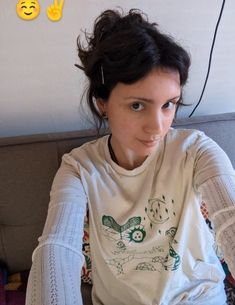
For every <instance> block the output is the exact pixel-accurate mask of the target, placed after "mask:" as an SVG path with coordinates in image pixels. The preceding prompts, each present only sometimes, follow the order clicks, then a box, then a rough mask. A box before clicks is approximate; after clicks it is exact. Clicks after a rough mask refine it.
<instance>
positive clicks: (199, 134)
mask: <svg viewBox="0 0 235 305" xmlns="http://www.w3.org/2000/svg"><path fill="white" fill-rule="evenodd" d="M207 138H208V136H207V135H206V134H205V133H204V132H203V131H200V130H197V129H186V128H172V127H171V128H170V130H169V132H168V139H169V140H171V141H178V142H180V141H182V142H188V143H195V142H200V141H202V140H203V139H207Z"/></svg>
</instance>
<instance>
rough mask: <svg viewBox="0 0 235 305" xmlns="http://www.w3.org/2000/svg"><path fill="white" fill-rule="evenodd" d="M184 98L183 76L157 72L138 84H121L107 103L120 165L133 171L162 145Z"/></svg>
mask: <svg viewBox="0 0 235 305" xmlns="http://www.w3.org/2000/svg"><path fill="white" fill-rule="evenodd" d="M180 97H181V86H180V78H179V73H178V72H174V71H170V70H163V69H159V68H158V69H155V70H153V71H152V72H151V73H150V74H148V75H147V76H146V77H145V78H143V79H141V80H139V81H137V82H136V83H134V84H131V85H126V84H123V83H118V84H117V85H116V86H115V87H114V89H113V90H112V92H111V94H110V97H109V99H108V101H107V102H103V101H100V100H98V105H99V107H100V109H101V111H102V112H106V114H107V116H108V122H109V127H110V129H111V132H112V139H111V144H112V148H113V150H114V153H115V156H116V158H117V160H118V163H119V165H120V166H122V167H124V168H126V169H133V168H135V167H137V166H139V165H140V164H141V163H142V162H143V161H144V160H145V158H146V157H147V156H148V155H149V154H150V153H152V152H153V151H154V150H155V149H156V148H157V146H158V143H159V140H160V139H162V138H163V137H164V136H165V135H166V133H167V132H168V130H169V128H170V126H171V123H172V121H173V118H174V115H175V111H176V105H177V102H178V101H179V100H180Z"/></svg>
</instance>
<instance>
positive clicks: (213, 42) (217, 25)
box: [189, 0, 225, 118]
mask: <svg viewBox="0 0 235 305" xmlns="http://www.w3.org/2000/svg"><path fill="white" fill-rule="evenodd" d="M224 4H225V0H223V3H222V6H221V9H220V14H219V18H218V21H217V24H216V27H215V32H214V37H213V41H212V45H211V50H210V57H209V64H208V69H207V74H206V79H205V82H204V86H203V89H202V92H201V96H200V98H199V101H198V102H197V104H196V106H195V107H194V108H193V111H192V112H191V113H190V115H189V118H190V117H191V116H192V115H193V113H194V112H195V110H196V109H197V107H198V106H199V105H200V103H201V101H202V97H203V94H204V91H205V88H206V85H207V81H208V78H209V74H210V68H211V60H212V55H213V49H214V45H215V39H216V35H217V30H218V27H219V23H220V20H221V16H222V14H223V10H224Z"/></svg>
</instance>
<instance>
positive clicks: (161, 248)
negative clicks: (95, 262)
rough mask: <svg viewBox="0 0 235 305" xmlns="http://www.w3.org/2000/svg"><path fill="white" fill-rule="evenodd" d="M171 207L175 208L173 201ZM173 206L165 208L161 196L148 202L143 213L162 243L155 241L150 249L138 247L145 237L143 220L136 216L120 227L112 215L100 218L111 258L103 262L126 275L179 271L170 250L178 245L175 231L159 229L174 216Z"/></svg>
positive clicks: (177, 263) (177, 260) (173, 250)
mask: <svg viewBox="0 0 235 305" xmlns="http://www.w3.org/2000/svg"><path fill="white" fill-rule="evenodd" d="M171 204H172V206H173V205H174V201H173V200H172V201H171ZM172 206H171V207H168V205H167V204H166V200H165V197H164V196H163V198H162V199H158V198H154V199H149V201H148V208H145V213H146V214H147V216H148V219H149V221H150V227H151V228H152V229H153V227H154V226H156V229H157V230H158V231H157V232H158V234H160V235H162V236H163V237H164V241H165V242H164V244H161V242H158V240H157V239H156V242H154V245H152V247H151V248H145V247H140V246H139V245H141V244H142V243H143V242H144V240H145V238H146V237H147V234H148V231H147V232H146V230H145V226H144V225H143V220H145V217H144V218H143V220H142V217H140V216H135V217H132V218H130V219H128V221H126V223H124V224H119V223H117V222H116V221H115V219H114V218H113V217H112V216H107V215H103V217H102V232H103V236H104V237H105V239H107V240H108V241H109V243H110V246H111V248H110V249H111V255H109V256H108V257H107V258H106V263H107V264H108V265H109V266H110V267H111V268H113V269H114V270H116V272H117V275H121V274H125V273H126V272H127V271H128V270H138V271H151V272H162V271H164V270H165V271H175V270H177V269H178V268H179V265H180V263H181V259H180V256H179V255H178V253H177V252H176V251H175V249H174V247H173V245H174V244H177V243H178V242H177V241H176V240H175V238H174V237H175V234H176V231H177V228H176V227H174V226H170V227H168V229H163V228H162V229H160V227H161V226H162V225H163V224H165V225H166V223H167V221H168V220H170V218H171V216H173V217H174V216H175V212H174V210H173V212H172ZM169 211H171V213H170V212H169ZM148 223H149V222H148ZM165 225H164V227H165ZM159 226H160V227H159ZM151 231H152V230H151ZM151 234H152V232H151ZM157 243H158V244H157Z"/></svg>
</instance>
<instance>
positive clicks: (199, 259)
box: [26, 129, 235, 305]
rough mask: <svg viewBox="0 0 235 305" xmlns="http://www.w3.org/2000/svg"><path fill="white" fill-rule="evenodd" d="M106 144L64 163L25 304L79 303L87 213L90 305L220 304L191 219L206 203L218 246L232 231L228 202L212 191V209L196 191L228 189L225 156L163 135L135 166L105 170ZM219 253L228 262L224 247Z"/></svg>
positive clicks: (207, 249) (209, 251) (200, 229)
mask: <svg viewBox="0 0 235 305" xmlns="http://www.w3.org/2000/svg"><path fill="white" fill-rule="evenodd" d="M107 142H108V137H103V138H101V139H99V140H97V141H93V142H90V143H86V144H84V145H83V146H82V147H79V148H77V149H74V150H73V151H72V152H71V153H70V154H67V155H65V156H64V157H63V162H62V165H61V168H60V169H59V171H58V173H57V175H56V177H55V180H54V183H53V186H52V191H51V202H50V206H49V211H48V217H47V221H46V225H45V228H44V232H43V234H42V236H41V237H40V239H39V246H38V247H37V248H36V250H35V251H34V255H33V265H32V269H31V273H30V277H29V284H28V292H27V302H26V304H27V305H29V304H30V305H33V304H34V305H36V304H37V305H39V304H40V305H41V304H57V305H62V304H79V305H80V304H82V300H81V294H80V274H81V268H82V265H83V257H82V236H83V219H84V217H85V214H86V205H88V208H89V213H90V214H89V225H90V228H89V230H90V247H91V254H92V276H93V304H94V305H101V304H103V305H127V304H128V305H129V304H135V305H146V304H149V305H150V304H155V305H174V304H181V305H186V304H195V305H214V304H225V299H226V297H225V293H224V286H223V279H224V272H223V270H222V268H221V265H220V262H219V260H218V258H217V256H216V254H215V251H214V248H213V246H214V238H213V236H212V234H211V233H210V231H209V229H208V227H207V225H206V224H205V221H204V219H203V217H202V214H201V211H200V203H201V201H202V199H204V197H206V198H207V199H208V198H209V204H208V203H207V205H208V209H209V212H210V213H211V214H212V216H213V219H214V220H215V230H216V234H217V233H218V237H217V239H218V241H221V243H222V242H223V238H221V237H222V236H223V235H224V234H225V233H224V232H229V229H230V228H234V219H233V220H231V221H230V214H229V213H233V205H234V200H235V198H234V194H233V193H232V192H231V201H230V202H228V203H226V204H225V203H224V202H223V200H221V197H220V196H218V195H217V196H216V193H217V194H218V192H215V193H214V195H215V196H216V207H215V208H214V207H213V200H211V197H210V196H208V193H210V192H209V191H205V195H204V194H202V192H203V191H204V190H207V189H209V188H210V181H213V183H212V184H213V185H215V183H216V181H217V180H218V178H219V179H221V183H218V185H217V187H219V190H220V191H221V192H222V191H223V190H222V188H221V185H226V186H227V187H228V188H229V187H230V188H234V184H235V182H234V179H235V178H234V170H233V168H232V165H231V163H230V161H229V160H228V158H227V156H226V155H225V153H224V152H223V151H222V150H221V149H220V148H219V147H218V146H217V145H216V144H215V142H213V141H212V140H211V139H209V138H208V137H206V136H205V135H204V134H203V133H201V132H198V131H190V130H174V129H170V131H169V132H168V134H167V136H166V137H165V139H164V140H163V141H162V142H161V143H160V145H159V147H158V149H157V151H156V152H155V153H153V154H151V155H150V156H148V158H147V159H146V160H145V161H144V162H143V164H142V165H141V166H140V167H138V168H136V169H134V170H126V169H124V168H121V167H119V166H118V165H117V164H116V163H114V162H113V161H112V159H111V157H110V154H109V150H108V145H107ZM224 177H229V179H230V180H229V181H230V186H228V185H227V181H228V180H227V178H224ZM213 179H215V180H213ZM224 181H225V182H224ZM226 194H227V193H226ZM232 196H233V197H232ZM223 198H224V199H225V198H226V195H225V196H224V197H223ZM227 208H229V213H227V212H228V211H227ZM221 209H222V212H221V213H219V212H218V211H219V210H221ZM215 211H216V213H214V212H215ZM220 214H221V215H223V224H221V222H220V220H218V219H220V217H221V216H220ZM216 218H217V220H218V221H217V220H216ZM224 221H226V223H227V222H229V224H228V223H227V225H224V224H225V222H224ZM224 251H225V256H226V255H227V254H226V253H227V252H228V251H231V254H230V256H231V257H232V256H233V257H234V254H235V251H234V248H233V247H232V248H229V249H226V247H224ZM229 267H232V268H234V265H233V264H232V263H231V266H229ZM232 272H234V269H233V270H232Z"/></svg>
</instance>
